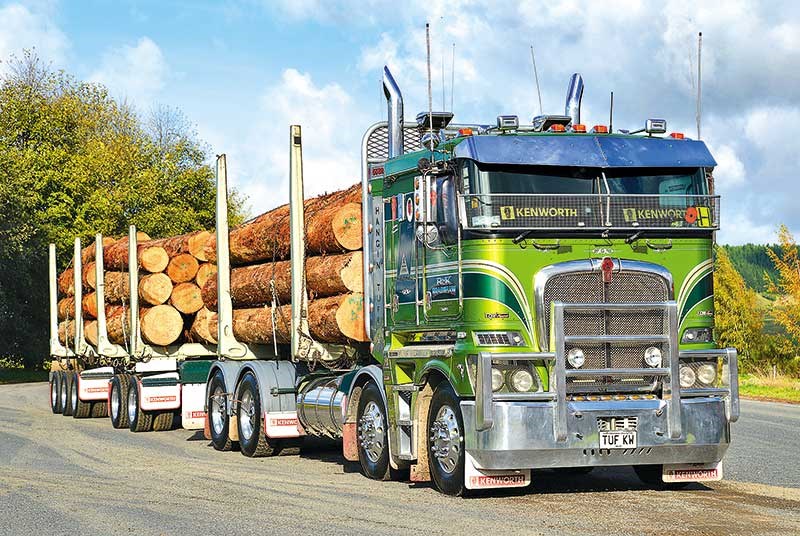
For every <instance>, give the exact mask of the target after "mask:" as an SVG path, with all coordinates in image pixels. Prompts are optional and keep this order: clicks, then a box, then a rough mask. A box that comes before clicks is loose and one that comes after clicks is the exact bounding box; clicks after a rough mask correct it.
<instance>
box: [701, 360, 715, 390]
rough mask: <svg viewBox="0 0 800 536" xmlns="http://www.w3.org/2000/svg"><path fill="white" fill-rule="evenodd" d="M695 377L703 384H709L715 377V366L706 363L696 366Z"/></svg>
mask: <svg viewBox="0 0 800 536" xmlns="http://www.w3.org/2000/svg"><path fill="white" fill-rule="evenodd" d="M697 379H698V380H699V381H700V383H702V384H704V385H711V384H712V383H714V380H716V379H717V368H716V367H715V366H714V365H711V364H709V363H706V364H705V365H700V366H699V367H698V368H697Z"/></svg>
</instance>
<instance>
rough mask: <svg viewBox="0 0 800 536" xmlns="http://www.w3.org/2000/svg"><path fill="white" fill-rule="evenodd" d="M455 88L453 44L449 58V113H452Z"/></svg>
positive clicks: (454, 53) (454, 50)
mask: <svg viewBox="0 0 800 536" xmlns="http://www.w3.org/2000/svg"><path fill="white" fill-rule="evenodd" d="M455 87H456V44H455V43H453V56H452V57H451V58H450V113H453V91H455Z"/></svg>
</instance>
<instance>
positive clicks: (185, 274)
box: [167, 253, 200, 283]
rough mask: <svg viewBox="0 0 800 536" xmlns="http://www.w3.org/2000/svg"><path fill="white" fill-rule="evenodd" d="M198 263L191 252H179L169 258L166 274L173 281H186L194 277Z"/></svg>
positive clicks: (198, 266)
mask: <svg viewBox="0 0 800 536" xmlns="http://www.w3.org/2000/svg"><path fill="white" fill-rule="evenodd" d="M199 268H200V265H199V264H198V262H197V259H195V258H194V257H193V256H192V255H191V254H189V253H180V254H178V255H176V256H174V257H172V258H171V259H170V260H169V265H167V275H168V276H169V278H170V279H172V281H173V282H175V283H186V282H188V281H191V280H192V279H194V276H196V275H197V270H198V269H199Z"/></svg>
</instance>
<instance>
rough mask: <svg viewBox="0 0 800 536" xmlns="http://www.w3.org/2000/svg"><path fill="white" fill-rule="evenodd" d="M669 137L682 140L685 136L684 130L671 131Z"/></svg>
mask: <svg viewBox="0 0 800 536" xmlns="http://www.w3.org/2000/svg"><path fill="white" fill-rule="evenodd" d="M669 137H670V138H674V139H676V140H682V139H684V137H683V132H670V133H669Z"/></svg>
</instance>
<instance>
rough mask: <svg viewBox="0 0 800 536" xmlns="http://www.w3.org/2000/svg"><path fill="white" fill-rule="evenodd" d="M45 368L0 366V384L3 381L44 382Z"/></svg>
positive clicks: (46, 375) (45, 379) (46, 374)
mask: <svg viewBox="0 0 800 536" xmlns="http://www.w3.org/2000/svg"><path fill="white" fill-rule="evenodd" d="M47 380H48V372H47V371H46V370H27V369H24V368H0V385H3V384H5V383H27V382H46V381H47Z"/></svg>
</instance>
